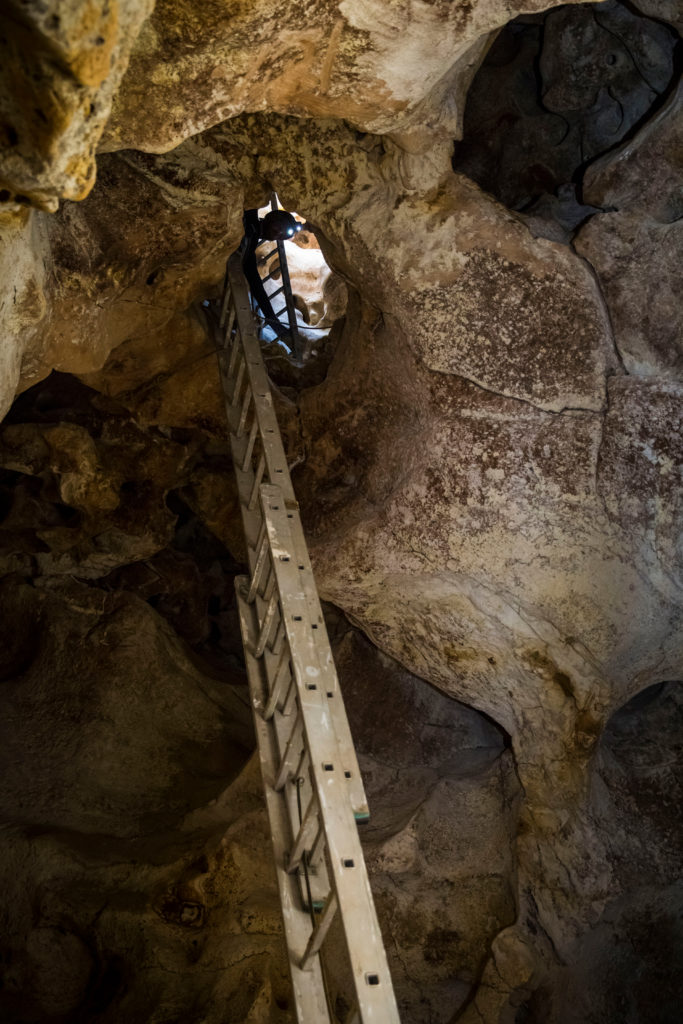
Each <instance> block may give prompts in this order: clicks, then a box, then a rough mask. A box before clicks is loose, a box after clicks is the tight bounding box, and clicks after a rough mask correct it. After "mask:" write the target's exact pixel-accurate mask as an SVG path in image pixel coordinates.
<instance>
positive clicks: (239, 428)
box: [236, 383, 252, 437]
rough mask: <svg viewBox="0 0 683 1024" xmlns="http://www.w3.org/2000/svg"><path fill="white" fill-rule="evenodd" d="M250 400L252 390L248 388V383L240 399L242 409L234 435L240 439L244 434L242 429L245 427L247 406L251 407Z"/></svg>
mask: <svg viewBox="0 0 683 1024" xmlns="http://www.w3.org/2000/svg"><path fill="white" fill-rule="evenodd" d="M251 399H252V390H251V387H250V386H249V383H247V386H246V389H245V392H244V398H243V399H242V409H241V410H240V418H239V423H238V424H237V433H236V436H237V437H242V435H243V434H244V428H245V427H246V425H247V415H248V413H249V406H250V405H251Z"/></svg>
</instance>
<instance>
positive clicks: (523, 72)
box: [453, 0, 681, 240]
mask: <svg viewBox="0 0 683 1024" xmlns="http://www.w3.org/2000/svg"><path fill="white" fill-rule="evenodd" d="M680 63H681V45H680V38H679V36H678V34H677V33H676V31H675V30H674V29H673V28H672V27H671V26H670V25H668V24H664V23H662V22H660V21H657V20H655V19H654V18H651V17H646V16H645V15H644V14H643V13H641V11H639V10H638V9H637V8H635V7H633V6H631V5H630V4H628V3H623V2H621V0H607V2H605V3H600V4H585V5H574V4H567V5H563V6H560V7H554V8H551V9H550V10H549V11H546V12H544V13H542V14H525V15H521V16H520V17H518V18H516V19H515V20H514V21H511V22H509V23H508V24H507V25H506V26H505V27H504V28H503V29H502V30H501V32H500V33H499V35H498V37H497V38H496V40H495V42H494V44H493V46H492V47H491V49H490V51H489V53H488V54H487V56H486V59H485V60H484V62H483V64H482V66H481V68H480V69H479V71H478V72H477V74H476V76H475V78H474V80H473V83H472V86H471V88H470V91H469V93H468V98H467V103H466V107H465V117H464V133H463V138H462V141H460V142H456V143H455V150H454V155H453V168H454V170H455V171H457V172H459V173H462V174H466V175H467V176H468V177H470V178H472V179H473V180H474V181H475V182H477V184H478V185H480V186H481V187H482V188H483V189H485V190H486V191H487V192H489V193H491V194H492V195H493V196H495V197H496V199H498V200H500V202H502V203H503V204H504V205H505V206H507V207H509V208H510V209H512V210H515V211H519V212H520V213H522V214H524V215H525V216H526V217H530V218H533V219H534V220H535V221H537V222H539V221H545V222H549V223H551V224H553V225H554V226H555V232H554V233H555V235H556V236H557V237H558V240H567V235H569V234H570V233H571V232H572V231H573V230H574V229H575V228H577V227H578V226H579V225H580V224H581V223H582V222H583V221H585V220H586V219H587V218H588V217H590V216H591V215H592V214H593V213H594V212H595V208H594V207H592V206H590V205H586V204H584V202H583V197H582V181H583V176H584V172H585V170H586V168H587V167H588V165H590V164H591V163H593V162H594V161H595V160H597V159H599V158H600V157H602V156H603V155H604V154H605V153H607V152H609V151H610V150H612V149H613V148H614V147H616V146H618V145H619V144H620V143H622V142H624V141H625V140H627V139H629V138H631V137H632V136H633V135H634V134H635V132H636V131H638V129H639V128H640V127H641V126H642V125H643V123H644V122H645V121H647V120H648V119H649V118H651V117H652V116H653V114H654V113H655V112H656V111H657V110H658V109H659V107H660V106H661V105H662V104H663V103H664V102H665V100H666V99H667V98H668V96H669V94H670V92H671V90H672V88H675V85H676V82H677V79H678V75H679V72H680ZM563 233H564V238H563V237H562V234H563Z"/></svg>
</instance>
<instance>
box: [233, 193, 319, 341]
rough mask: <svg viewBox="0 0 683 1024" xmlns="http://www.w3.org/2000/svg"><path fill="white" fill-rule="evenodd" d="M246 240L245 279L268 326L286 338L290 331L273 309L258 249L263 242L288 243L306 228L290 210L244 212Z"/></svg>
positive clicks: (244, 250) (243, 244) (279, 335)
mask: <svg viewBox="0 0 683 1024" xmlns="http://www.w3.org/2000/svg"><path fill="white" fill-rule="evenodd" d="M243 222H244V238H243V239H242V243H241V245H240V249H239V251H240V254H241V256H242V268H243V270H244V276H245V277H246V279H247V281H248V282H249V288H250V289H251V294H252V297H253V299H254V301H255V303H256V305H257V306H258V307H259V309H260V310H261V313H262V314H263V318H264V320H265V322H266V324H267V325H268V326H269V327H272V329H273V330H274V331H275V333H276V334H277V336H278V338H282V337H283V336H284V335H286V334H287V333H288V332H289V327H288V326H285V324H283V323H281V322H280V320H279V319H278V317H277V316H276V314H275V311H274V310H273V307H272V305H271V302H270V299H269V298H268V293H267V292H266V289H265V288H264V287H263V281H262V280H261V275H260V274H259V272H258V261H257V259H256V250H257V249H258V247H259V245H260V244H261V242H278V241H282V242H284V241H285V240H286V239H288V238H293V237H294V235H296V234H297V232H299V231H301V228H302V227H303V225H302V224H299V222H298V221H297V220H295V218H294V217H293V216H292V214H291V213H287V211H286V210H271V211H270V213H267V214H266V215H265V217H259V215H258V210H245V211H244V218H243Z"/></svg>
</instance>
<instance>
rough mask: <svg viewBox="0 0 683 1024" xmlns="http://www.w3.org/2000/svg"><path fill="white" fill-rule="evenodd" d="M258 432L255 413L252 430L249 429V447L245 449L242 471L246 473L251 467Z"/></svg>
mask: <svg viewBox="0 0 683 1024" xmlns="http://www.w3.org/2000/svg"><path fill="white" fill-rule="evenodd" d="M257 434H258V417H257V415H256V413H254V419H253V420H252V424H251V430H250V431H249V440H248V441H247V447H246V448H245V450H244V459H243V460H242V472H243V473H246V472H247V470H248V469H249V463H250V462H251V457H252V455H253V454H254V445H255V443H256V435H257Z"/></svg>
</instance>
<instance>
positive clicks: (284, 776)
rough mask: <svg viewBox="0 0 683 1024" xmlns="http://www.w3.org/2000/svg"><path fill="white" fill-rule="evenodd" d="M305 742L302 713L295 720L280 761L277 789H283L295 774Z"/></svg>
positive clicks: (276, 781) (276, 782) (276, 780)
mask: <svg viewBox="0 0 683 1024" xmlns="http://www.w3.org/2000/svg"><path fill="white" fill-rule="evenodd" d="M303 742H304V741H303V726H302V724H301V713H299V714H298V715H297V716H296V718H295V719H294V723H293V725H292V731H291V732H290V734H289V740H288V742H287V746H286V747H285V752H284V755H283V757H282V760H281V761H280V768H279V771H278V773H277V777H276V779H275V789H277V790H280V789H282V787H283V786H284V784H285V783H286V782H287V780H288V779H289V778H290V777H291V776H292V775H293V774H294V773H295V771H296V768H297V767H298V764H299V761H300V758H301V747H302V746H303Z"/></svg>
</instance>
